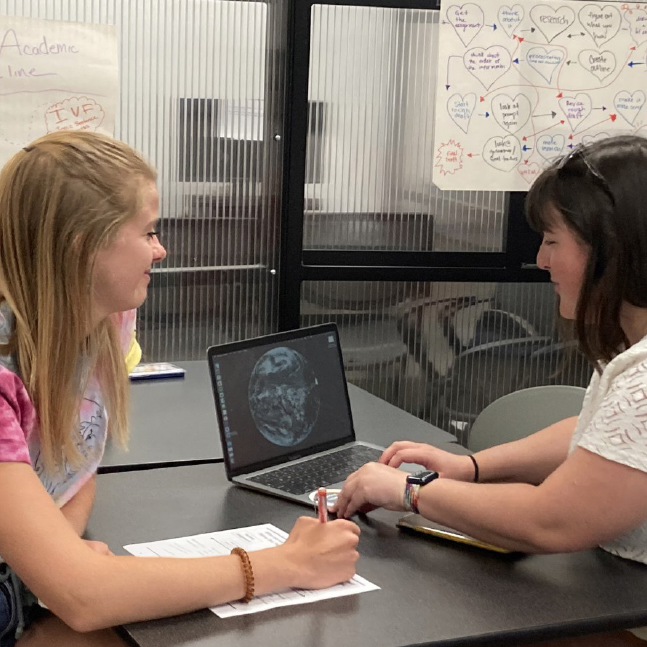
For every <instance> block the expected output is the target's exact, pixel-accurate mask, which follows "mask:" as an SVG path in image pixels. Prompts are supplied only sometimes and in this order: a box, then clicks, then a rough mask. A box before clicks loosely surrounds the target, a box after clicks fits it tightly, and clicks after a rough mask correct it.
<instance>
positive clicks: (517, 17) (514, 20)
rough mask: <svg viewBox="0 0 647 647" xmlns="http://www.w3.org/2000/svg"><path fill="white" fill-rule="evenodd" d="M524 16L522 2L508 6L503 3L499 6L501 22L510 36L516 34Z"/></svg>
mask: <svg viewBox="0 0 647 647" xmlns="http://www.w3.org/2000/svg"><path fill="white" fill-rule="evenodd" d="M523 17H524V12H523V7H522V6H521V5H520V4H515V5H512V6H511V7H508V6H507V5H501V6H500V7H499V13H498V18H499V24H500V25H501V27H503V31H505V33H506V34H508V36H512V35H513V34H514V32H515V30H516V29H517V27H518V26H519V25H520V24H521V21H522V20H523Z"/></svg>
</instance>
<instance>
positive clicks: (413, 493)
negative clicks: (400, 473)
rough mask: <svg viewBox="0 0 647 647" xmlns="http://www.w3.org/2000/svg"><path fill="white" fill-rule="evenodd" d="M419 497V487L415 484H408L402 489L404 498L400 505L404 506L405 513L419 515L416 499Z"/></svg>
mask: <svg viewBox="0 0 647 647" xmlns="http://www.w3.org/2000/svg"><path fill="white" fill-rule="evenodd" d="M419 497H420V485H418V484H416V483H408V482H407V484H406V485H405V488H404V497H403V499H402V503H403V504H404V509H405V510H406V511H407V512H415V513H416V514H419V513H420V511H419V510H418V498H419Z"/></svg>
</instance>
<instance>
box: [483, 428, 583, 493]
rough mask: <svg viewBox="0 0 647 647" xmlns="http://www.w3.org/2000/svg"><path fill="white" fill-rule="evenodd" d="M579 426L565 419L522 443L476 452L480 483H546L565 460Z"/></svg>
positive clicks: (522, 440) (523, 440) (516, 442)
mask: <svg viewBox="0 0 647 647" xmlns="http://www.w3.org/2000/svg"><path fill="white" fill-rule="evenodd" d="M576 423H577V417H573V418H566V419H565V420H561V421H560V422H557V423H555V424H554V425H551V426H550V427H546V428H545V429H542V430H541V431H538V432H537V433H535V434H532V435H531V436H528V437H526V438H522V439H521V440H517V441H514V442H512V443H506V444H504V445H497V446H496V447H491V448H489V449H485V450H483V451H480V452H477V453H476V454H474V457H475V458H476V460H477V462H478V465H479V472H480V476H479V479H480V481H481V482H488V481H490V482H493V481H508V482H516V483H534V484H538V483H541V482H543V481H544V479H546V477H547V476H548V475H549V474H551V473H552V472H554V471H555V470H556V469H557V468H558V467H559V466H560V465H561V464H562V463H563V462H564V461H565V460H566V457H567V455H568V446H569V443H570V441H571V437H572V436H573V431H574V430H575V425H576Z"/></svg>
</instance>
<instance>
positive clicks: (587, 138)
mask: <svg viewBox="0 0 647 647" xmlns="http://www.w3.org/2000/svg"><path fill="white" fill-rule="evenodd" d="M607 137H609V133H596V134H595V135H584V137H582V143H583V144H584V145H585V146H588V145H589V144H594V143H595V142H599V141H600V140H601V139H606V138H607Z"/></svg>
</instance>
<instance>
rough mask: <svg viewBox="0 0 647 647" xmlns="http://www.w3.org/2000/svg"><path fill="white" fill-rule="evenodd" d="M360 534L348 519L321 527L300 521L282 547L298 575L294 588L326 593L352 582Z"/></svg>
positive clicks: (307, 519)
mask: <svg viewBox="0 0 647 647" xmlns="http://www.w3.org/2000/svg"><path fill="white" fill-rule="evenodd" d="M359 532H360V530H359V527H358V526H357V524H355V523H353V522H352V521H347V520H345V519H335V520H334V521H328V522H327V523H321V522H320V521H319V520H318V519H315V518H314V517H299V519H297V521H296V523H295V524H294V527H293V528H292V531H291V532H290V536H289V537H288V538H287V539H286V541H285V543H284V544H283V546H282V548H283V549H284V550H285V551H286V557H287V558H288V560H289V564H290V566H291V567H292V569H293V572H294V582H293V584H292V586H297V587H299V588H304V589H322V588H326V587H328V586H333V585H334V584H339V583H340V582H347V581H348V580H350V579H351V577H353V576H354V575H355V563H356V562H357V559H358V558H359V553H358V552H357V543H358V541H359Z"/></svg>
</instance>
